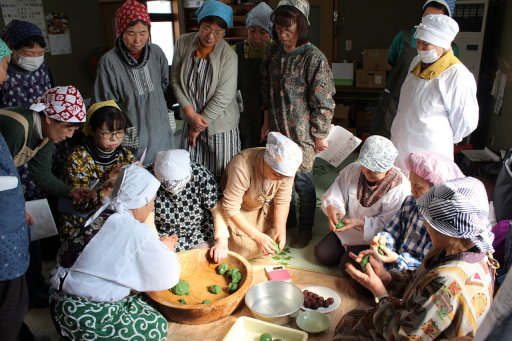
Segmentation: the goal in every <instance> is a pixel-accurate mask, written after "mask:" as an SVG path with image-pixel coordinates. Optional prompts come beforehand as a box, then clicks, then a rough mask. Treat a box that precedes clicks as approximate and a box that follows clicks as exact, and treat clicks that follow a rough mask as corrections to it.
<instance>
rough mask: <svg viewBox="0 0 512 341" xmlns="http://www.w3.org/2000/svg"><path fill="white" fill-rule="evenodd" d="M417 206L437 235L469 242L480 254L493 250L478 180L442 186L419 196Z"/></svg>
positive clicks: (480, 185)
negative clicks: (440, 234)
mask: <svg viewBox="0 0 512 341" xmlns="http://www.w3.org/2000/svg"><path fill="white" fill-rule="evenodd" d="M416 205H417V206H418V209H419V211H420V213H421V215H422V216H423V217H424V218H425V220H426V221H427V222H428V224H429V225H430V226H431V227H432V228H433V229H434V230H436V231H437V232H439V233H442V234H444V235H446V236H450V237H454V238H461V239H469V240H471V241H472V242H473V244H475V245H476V246H477V247H478V249H480V251H482V252H489V251H493V250H494V249H493V247H492V241H493V240H494V235H493V233H492V232H491V226H490V223H489V202H488V201H487V192H486V191H485V187H484V185H483V184H482V183H481V182H480V181H479V180H477V179H475V178H472V177H465V178H459V179H454V180H450V181H447V182H444V183H441V184H439V185H437V186H434V187H432V188H431V189H430V190H429V191H428V192H427V193H425V194H424V195H422V196H421V197H420V198H419V199H418V200H417V201H416Z"/></svg>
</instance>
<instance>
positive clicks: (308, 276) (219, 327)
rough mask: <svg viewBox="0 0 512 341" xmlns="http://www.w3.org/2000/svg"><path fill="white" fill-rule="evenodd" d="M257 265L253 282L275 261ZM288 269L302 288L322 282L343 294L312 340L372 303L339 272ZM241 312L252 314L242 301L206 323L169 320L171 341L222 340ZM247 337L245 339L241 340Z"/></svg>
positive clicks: (326, 337) (327, 337)
mask: <svg viewBox="0 0 512 341" xmlns="http://www.w3.org/2000/svg"><path fill="white" fill-rule="evenodd" d="M251 265H252V266H253V274H254V279H253V285H254V284H256V283H259V282H263V281H266V280H268V278H267V276H266V274H265V270H264V269H265V267H266V266H269V265H271V264H270V263H268V261H266V260H265V259H261V260H257V261H256V262H252V263H251ZM288 271H289V272H290V274H291V276H292V283H293V284H295V285H296V286H298V287H299V288H301V289H302V288H306V287H308V286H311V285H321V286H325V287H328V288H331V289H333V290H335V291H336V292H338V294H339V295H340V297H341V304H340V306H339V308H338V309H336V310H335V311H332V312H330V313H327V314H326V315H327V316H328V317H329V319H330V321H331V327H330V328H329V329H328V330H326V331H325V332H323V333H320V334H316V335H309V337H308V340H313V341H315V340H318V341H320V340H322V341H323V340H330V339H331V338H332V336H333V334H334V328H335V327H336V324H337V323H338V321H339V320H340V318H341V316H343V315H344V314H345V313H346V312H348V311H349V310H351V309H354V308H356V307H359V306H362V305H371V304H372V301H371V300H366V299H362V298H359V296H358V295H357V294H356V293H355V292H354V290H353V289H352V288H351V287H350V284H349V281H348V280H347V279H345V278H343V277H340V276H338V275H336V276H335V275H328V274H323V273H318V272H311V271H305V270H299V269H292V268H289V269H288ZM240 316H251V317H252V315H251V312H250V311H249V309H248V308H247V307H246V306H245V304H244V303H243V302H242V304H241V306H240V307H239V308H238V309H237V310H236V311H235V313H234V314H233V315H231V316H228V317H225V318H223V319H221V320H219V321H216V322H212V323H208V324H204V325H185V324H180V323H174V322H169V335H168V337H167V341H179V340H187V341H196V340H201V341H217V340H222V339H223V338H224V336H225V335H226V334H227V333H228V331H229V329H230V328H231V326H232V325H233V324H234V323H235V322H236V320H237V318H238V317H240ZM287 326H288V327H291V328H296V329H299V328H298V327H297V325H296V324H295V322H292V323H291V324H289V325H287ZM241 341H243V340H241Z"/></svg>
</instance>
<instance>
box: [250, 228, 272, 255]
mask: <svg viewBox="0 0 512 341" xmlns="http://www.w3.org/2000/svg"><path fill="white" fill-rule="evenodd" d="M253 240H254V241H255V242H256V244H257V245H258V249H259V250H260V251H261V253H263V254H265V255H270V254H274V240H273V239H272V238H270V236H269V235H267V234H265V233H263V232H259V231H258V232H257V233H256V234H255V235H254V237H253Z"/></svg>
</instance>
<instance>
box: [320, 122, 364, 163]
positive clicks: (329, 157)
mask: <svg viewBox="0 0 512 341" xmlns="http://www.w3.org/2000/svg"><path fill="white" fill-rule="evenodd" d="M327 143H328V144H329V145H328V147H327V149H325V150H324V151H323V152H321V153H320V154H317V155H316V156H317V157H319V158H321V159H324V160H325V161H327V162H329V163H330V164H331V165H332V166H334V167H338V166H339V165H340V163H341V162H343V160H345V159H346V158H347V156H349V155H350V154H351V153H352V152H353V151H354V149H356V148H357V146H359V144H360V143H361V140H360V139H359V138H357V137H355V136H354V135H353V134H352V133H351V132H350V131H348V130H347V129H345V128H343V127H340V126H335V125H331V129H330V130H329V135H328V136H327Z"/></svg>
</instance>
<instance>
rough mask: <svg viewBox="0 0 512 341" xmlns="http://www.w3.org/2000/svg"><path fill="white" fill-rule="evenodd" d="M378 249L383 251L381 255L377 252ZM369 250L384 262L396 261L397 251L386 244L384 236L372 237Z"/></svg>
mask: <svg viewBox="0 0 512 341" xmlns="http://www.w3.org/2000/svg"><path fill="white" fill-rule="evenodd" d="M379 249H380V250H381V251H382V252H384V254H383V255H381V254H380V253H379ZM370 250H373V251H375V252H376V253H377V254H378V255H379V257H380V259H381V260H382V261H383V262H384V263H396V261H397V259H398V253H396V252H394V251H393V250H391V249H390V248H389V247H387V246H386V238H384V237H383V236H375V237H373V240H372V244H371V245H370Z"/></svg>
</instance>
